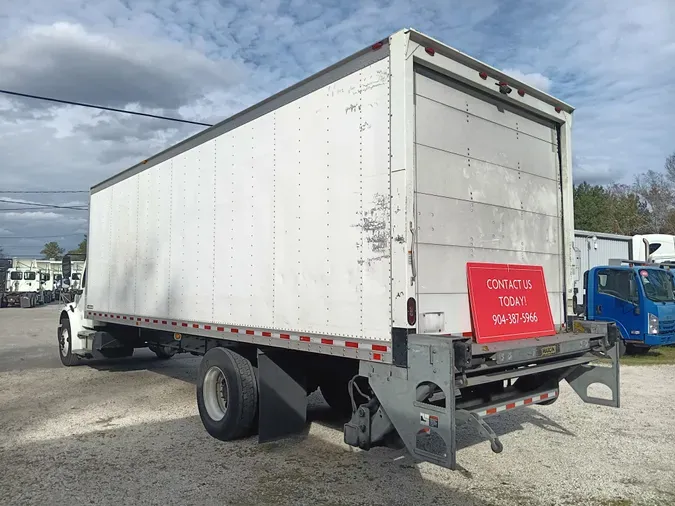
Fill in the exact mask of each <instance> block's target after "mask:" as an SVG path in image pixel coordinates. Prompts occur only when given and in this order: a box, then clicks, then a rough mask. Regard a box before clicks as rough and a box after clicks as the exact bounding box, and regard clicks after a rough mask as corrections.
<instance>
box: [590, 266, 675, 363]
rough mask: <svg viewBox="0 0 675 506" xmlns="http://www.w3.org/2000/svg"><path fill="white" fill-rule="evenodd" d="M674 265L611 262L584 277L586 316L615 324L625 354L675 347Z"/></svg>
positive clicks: (594, 269)
mask: <svg viewBox="0 0 675 506" xmlns="http://www.w3.org/2000/svg"><path fill="white" fill-rule="evenodd" d="M670 265H671V264H664V263H661V264H650V263H645V262H633V261H610V265H606V266H598V267H593V268H592V269H590V270H588V271H586V273H585V274H584V301H585V307H584V308H583V310H584V316H585V317H586V319H587V320H590V321H607V322H613V323H615V324H616V325H617V327H618V328H619V331H620V333H621V338H622V341H623V346H622V351H623V352H629V353H646V352H647V351H648V350H649V349H650V348H652V347H655V346H663V345H669V344H675V277H674V276H673V272H672V271H671V270H670V268H669V267H670Z"/></svg>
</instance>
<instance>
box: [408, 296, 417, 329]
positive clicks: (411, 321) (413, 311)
mask: <svg viewBox="0 0 675 506" xmlns="http://www.w3.org/2000/svg"><path fill="white" fill-rule="evenodd" d="M416 323H417V302H415V299H414V298H413V297H410V298H409V299H408V325H410V326H411V327H412V326H413V325H415V324H416Z"/></svg>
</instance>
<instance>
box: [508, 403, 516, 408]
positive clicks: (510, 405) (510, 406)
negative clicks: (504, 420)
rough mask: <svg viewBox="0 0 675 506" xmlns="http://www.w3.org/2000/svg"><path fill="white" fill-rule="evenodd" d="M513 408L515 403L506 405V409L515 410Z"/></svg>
mask: <svg viewBox="0 0 675 506" xmlns="http://www.w3.org/2000/svg"><path fill="white" fill-rule="evenodd" d="M515 407H516V403H515V402H510V403H509V404H507V405H506V409H513V408H515Z"/></svg>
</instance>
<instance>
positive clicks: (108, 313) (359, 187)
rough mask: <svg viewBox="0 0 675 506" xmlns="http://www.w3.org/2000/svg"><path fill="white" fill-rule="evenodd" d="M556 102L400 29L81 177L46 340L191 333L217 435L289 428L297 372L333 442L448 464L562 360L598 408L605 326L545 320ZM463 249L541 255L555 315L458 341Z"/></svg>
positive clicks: (560, 153) (567, 231)
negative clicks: (53, 327) (81, 210)
mask: <svg viewBox="0 0 675 506" xmlns="http://www.w3.org/2000/svg"><path fill="white" fill-rule="evenodd" d="M571 118H572V108H571V107H570V106H569V105H567V104H565V103H563V102H561V101H559V100H556V99H555V98H553V97H551V96H549V95H547V94H545V93H542V92H541V91H538V90H536V89H534V88H532V87H530V86H528V85H526V84H525V83H522V82H519V81H517V80H515V79H512V78H511V77H509V76H507V75H505V74H503V73H502V72H500V71H498V70H496V69H494V68H492V67H490V66H488V65H485V64H483V63H481V62H479V61H477V60H475V59H473V58H470V57H469V56H467V55H465V54H463V53H461V52H459V51H456V50H454V49H452V48H450V47H448V46H446V45H444V44H442V43H440V42H438V41H436V40H433V39H431V38H429V37H427V36H425V35H422V34H421V33H418V32H415V31H413V30H402V31H399V32H397V33H395V34H394V35H392V36H391V37H389V38H388V39H386V40H383V41H381V42H378V43H376V44H374V45H373V46H372V47H367V48H365V49H364V50H362V51H360V52H358V53H357V54H355V55H353V56H351V57H349V58H347V59H345V60H343V61H341V62H339V63H337V64H335V65H333V66H331V67H329V68H327V69H325V70H323V71H321V72H319V73H318V74H316V75H314V76H312V77H310V78H308V79H306V80H304V81H302V82H300V83H298V84H296V85H295V86H292V87H290V88H289V89H287V90H285V91H282V92H280V93H278V94H277V95H274V96H272V97H270V98H269V99H267V100H264V101H263V102H261V103H259V104H257V105H255V106H253V107H251V108H249V109H247V110H245V111H243V112H241V113H239V114H236V115H235V116H233V117H231V118H229V119H227V120H225V121H223V122H221V123H219V124H217V125H215V126H213V127H211V128H208V129H206V130H204V131H203V132H201V133H199V134H197V135H195V136H194V137H191V138H189V139H187V140H185V141H183V142H181V143H179V144H177V145H175V146H173V147H171V148H169V149H168V150H166V151H164V152H162V153H159V154H157V155H155V156H153V157H151V158H149V159H147V160H144V161H143V162H141V163H139V164H138V165H136V166H134V167H131V168H129V169H128V170H126V171H124V172H121V173H120V174H118V175H116V176H114V177H111V178H110V179H108V180H106V181H104V182H102V183H100V184H98V185H97V186H94V187H93V188H92V190H91V197H90V219H89V235H88V238H89V243H88V253H87V264H86V270H85V274H84V278H83V283H82V288H81V289H79V290H77V295H76V298H75V301H74V302H73V303H71V304H68V305H67V306H66V307H65V308H64V310H63V311H62V313H61V315H60V323H59V329H58V340H59V347H60V350H61V358H62V361H63V363H64V364H65V365H73V364H75V363H76V362H77V361H78V360H80V359H81V358H86V357H117V356H126V355H130V354H131V353H132V352H133V349H134V348H139V347H144V346H148V347H150V348H151V349H152V350H154V351H155V352H156V353H157V355H158V356H159V357H161V358H168V357H170V356H171V355H172V354H174V353H176V352H190V353H193V354H198V355H203V358H202V362H201V365H200V368H199V374H198V385H197V404H198V407H199V413H200V415H201V419H202V421H203V424H204V426H205V428H206V430H207V431H208V432H209V433H210V434H211V435H213V436H214V437H216V438H219V439H222V440H229V439H233V438H237V437H240V436H244V435H247V434H250V433H252V432H255V431H257V432H258V436H259V440H260V441H263V442H264V441H269V440H271V439H275V438H278V437H282V436H285V435H288V434H293V433H296V432H298V431H301V430H302V429H303V428H304V425H305V421H306V418H305V416H306V407H307V395H308V393H311V392H312V391H314V390H316V389H317V388H319V389H320V390H321V392H322V394H323V396H324V398H325V399H326V401H327V402H328V404H329V405H331V406H332V407H334V408H336V409H338V410H346V412H347V414H348V415H349V416H350V417H351V418H350V419H349V421H348V422H347V423H346V424H345V426H344V427H345V433H344V438H345V442H346V443H347V444H349V445H352V446H355V447H360V448H362V449H369V448H370V447H371V446H374V445H380V444H387V443H389V442H391V441H393V440H395V439H397V438H400V439H401V440H402V441H403V443H404V444H405V446H406V447H407V448H408V450H409V451H410V452H411V453H412V454H413V455H414V456H415V457H416V458H418V459H421V460H426V461H430V462H433V463H436V464H438V465H441V466H445V467H449V468H455V465H456V451H455V449H456V443H455V439H456V438H455V428H456V426H457V425H458V424H464V423H467V424H470V425H472V426H473V427H475V428H476V429H477V430H479V431H480V433H481V434H483V435H484V436H485V437H486V438H487V439H489V440H490V442H491V445H492V449H493V450H494V451H497V452H499V451H501V450H502V445H501V443H500V441H499V439H498V438H497V436H496V435H495V433H494V432H493V431H492V430H491V429H490V428H489V426H488V425H487V424H486V422H485V417H487V416H489V415H492V414H494V413H497V412H501V411H503V410H506V409H512V408H515V407H518V406H523V405H528V404H537V403H550V402H553V401H555V400H556V399H557V396H558V394H559V389H558V386H559V382H560V381H562V380H563V379H564V380H566V381H567V382H568V383H569V384H570V385H571V386H572V387H573V389H574V390H575V391H576V392H577V393H578V394H579V395H580V396H581V398H582V399H583V400H584V401H586V402H591V403H597V404H603V405H609V406H615V407H618V405H619V381H618V380H619V364H618V355H617V353H616V346H615V342H616V336H617V334H616V329H615V328H614V327H613V326H612V325H611V324H606V323H605V324H603V323H597V322H593V323H589V322H576V323H575V326H574V328H573V329H569V328H565V322H566V315H567V314H571V299H572V294H573V281H574V280H573V275H572V267H573V266H572V262H573V259H574V255H573V239H574V226H573V211H572V180H571V174H572V172H571V152H570V127H571ZM67 260H68V258H66V261H64V266H63V267H64V276H69V275H70V273H69V266H68V265H67V264H68V262H67ZM470 261H471V262H501V263H505V264H534V265H538V266H542V267H543V272H544V275H545V281H546V285H547V289H548V302H549V303H550V308H551V314H552V317H553V320H554V324H555V335H549V336H534V337H531V338H528V339H516V340H511V341H506V342H490V343H488V344H485V343H483V344H481V343H478V342H476V340H475V339H474V337H473V334H472V332H473V330H472V312H471V311H470V307H469V297H468V295H467V274H466V271H467V267H466V264H467V262H470ZM544 298H546V295H545V294H544ZM479 302H480V301H479ZM572 330H573V331H572ZM598 357H601V358H602V357H604V358H605V359H607V360H608V361H609V363H610V365H611V366H610V367H596V366H595V365H591V362H592V361H595V360H597V359H598ZM593 383H601V384H604V385H607V386H608V387H609V389H610V390H611V392H612V396H611V398H607V399H599V398H595V397H592V396H591V395H590V394H589V392H588V390H587V389H588V386H589V385H590V384H593Z"/></svg>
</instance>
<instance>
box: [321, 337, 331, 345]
mask: <svg viewBox="0 0 675 506" xmlns="http://www.w3.org/2000/svg"><path fill="white" fill-rule="evenodd" d="M321 344H333V340H332V339H326V338H325V337H322V338H321Z"/></svg>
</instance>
